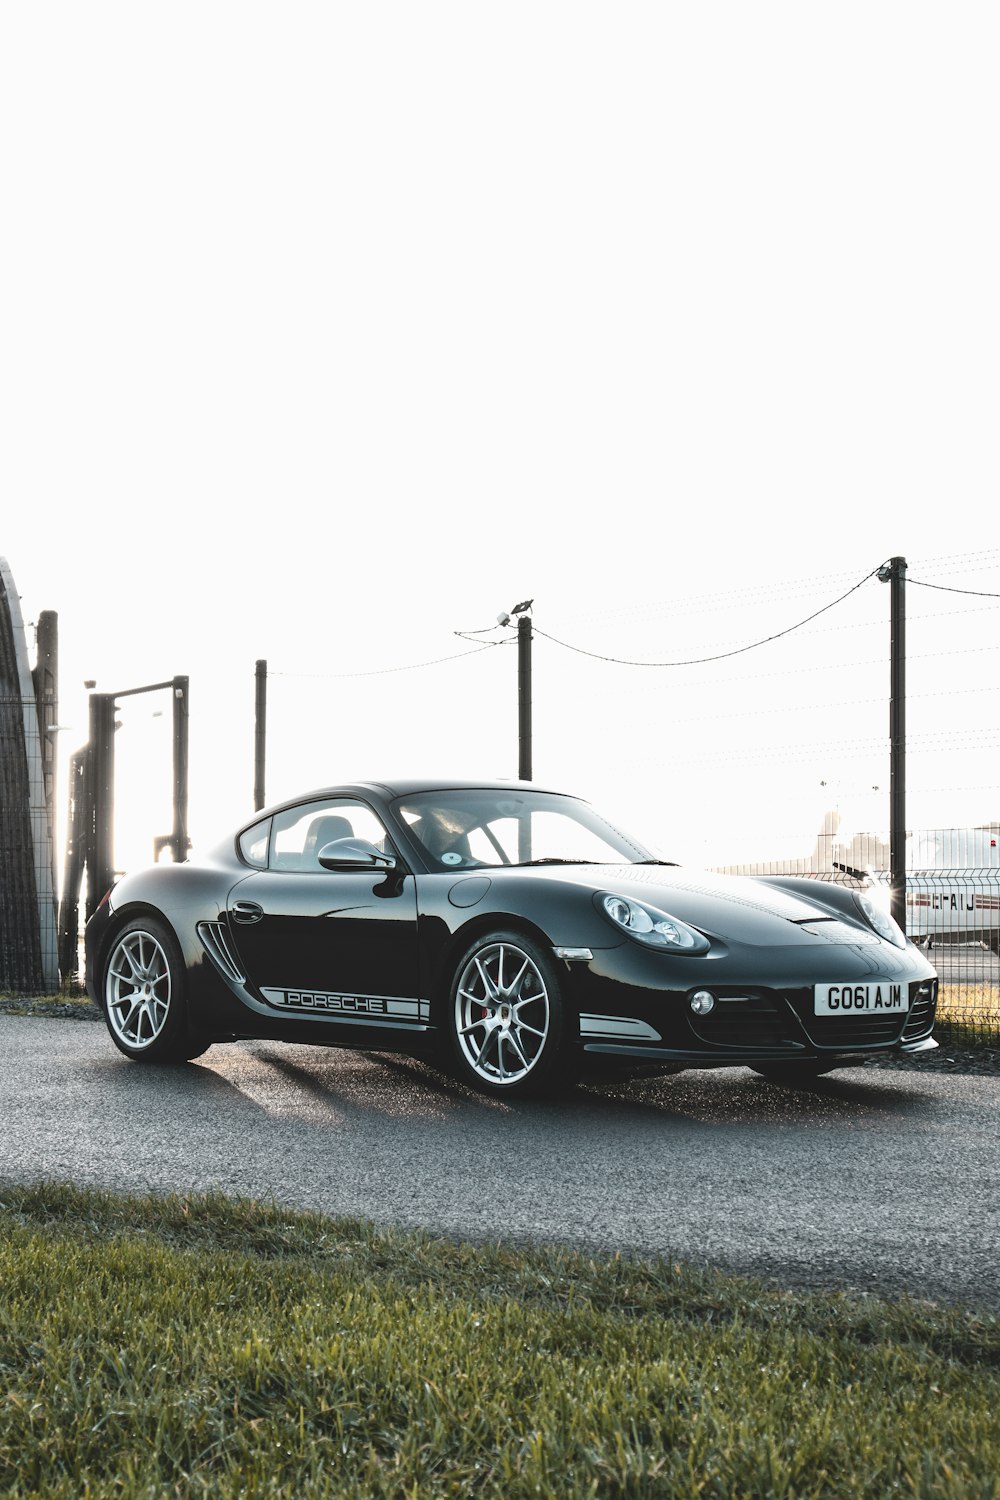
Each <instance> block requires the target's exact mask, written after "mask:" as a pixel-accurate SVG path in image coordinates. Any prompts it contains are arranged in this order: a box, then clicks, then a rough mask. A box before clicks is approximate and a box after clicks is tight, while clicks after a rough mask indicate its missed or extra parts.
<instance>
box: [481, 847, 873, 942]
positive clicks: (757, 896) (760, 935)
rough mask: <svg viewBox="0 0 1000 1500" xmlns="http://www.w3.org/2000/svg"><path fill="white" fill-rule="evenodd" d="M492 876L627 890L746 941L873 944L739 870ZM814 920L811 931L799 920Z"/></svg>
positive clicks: (552, 868)
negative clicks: (731, 872) (726, 872)
mask: <svg viewBox="0 0 1000 1500" xmlns="http://www.w3.org/2000/svg"><path fill="white" fill-rule="evenodd" d="M490 874H491V875H495V876H498V877H499V878H500V879H509V878H511V877H513V876H518V875H519V876H526V875H527V876H531V877H532V878H534V879H539V880H542V881H544V882H545V883H546V884H551V882H552V881H553V880H556V881H558V882H560V883H565V884H568V885H574V886H585V887H587V888H589V889H591V890H594V891H611V892H613V893H615V894H617V895H623V896H631V897H633V898H634V899H635V900H637V901H644V902H645V903H646V904H647V905H649V906H654V907H657V908H658V909H659V910H661V911H664V912H667V913H668V914H669V915H670V916H674V917H679V918H680V919H681V921H683V922H687V923H689V924H690V925H691V926H692V927H696V928H698V929H700V930H701V931H704V932H706V933H709V934H714V935H716V936H719V937H723V938H727V939H729V940H730V941H732V942H741V943H749V944H751V945H757V944H759V945H762V946H773V945H775V944H788V945H796V944H816V943H827V942H831V941H833V942H841V943H845V942H853V943H881V939H880V938H879V937H878V936H877V935H876V934H875V933H874V932H873V931H872V930H871V928H870V927H869V926H868V925H867V923H865V922H864V921H863V919H862V918H861V917H860V914H859V918H858V923H857V926H855V924H854V923H853V922H850V921H849V920H848V919H846V918H845V917H844V915H843V913H842V912H840V911H838V910H836V909H835V908H833V907H830V906H826V905H821V904H820V903H819V902H813V901H810V900H808V899H807V898H806V897H804V896H802V895H799V894H798V893H793V892H791V891H787V890H783V889H782V888H781V887H780V886H776V885H769V884H767V883H765V882H764V881H760V880H754V879H752V878H751V877H749V876H743V875H717V874H715V873H714V872H713V871H711V870H699V869H691V868H687V867H685V866H683V865H677V866H674V865H572V864H568V865H544V866H536V867H535V868H533V869H532V868H526V867H524V866H521V867H520V868H517V867H515V868H513V869H511V870H503V871H499V870H497V871H491V872H490ZM814 922H815V923H817V924H823V925H817V926H816V927H815V928H812V929H811V930H810V929H809V928H805V927H803V926H802V924H803V923H810V924H811V923H814Z"/></svg>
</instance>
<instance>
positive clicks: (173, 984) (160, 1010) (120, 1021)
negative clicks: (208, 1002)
mask: <svg viewBox="0 0 1000 1500" xmlns="http://www.w3.org/2000/svg"><path fill="white" fill-rule="evenodd" d="M184 980H185V975H184V960H183V959H182V957H181V952H180V949H179V947H178V946H177V939H176V938H175V937H174V935H173V933H172V932H171V931H170V929H169V928H168V927H167V926H166V925H165V923H163V922H160V921H158V920H157V919H156V918H155V917H134V918H133V919H132V921H131V922H126V924H125V926H124V927H122V928H121V929H120V930H119V931H118V932H117V933H116V934H115V937H114V940H113V941H112V944H111V947H110V948H109V949H108V954H107V957H106V958H105V960H104V964H103V966H102V969H101V1004H102V1007H103V1010H104V1019H105V1021H106V1022H107V1026H108V1031H109V1032H110V1033H111V1040H112V1041H113V1042H114V1044H115V1046H116V1047H117V1048H118V1050H119V1051H120V1052H124V1054H125V1056H126V1057H130V1058H132V1059H133V1061H134V1062H149V1063H162V1062H185V1061H187V1060H188V1059H190V1058H192V1057H200V1056H201V1054H202V1053H203V1052H207V1051H208V1047H209V1043H208V1042H207V1041H206V1040H204V1039H203V1038H200V1037H198V1036H196V1035H193V1034H192V1033H191V1032H189V1030H188V1025H187V1009H186V1006H185V1003H184Z"/></svg>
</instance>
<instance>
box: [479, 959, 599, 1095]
mask: <svg viewBox="0 0 1000 1500" xmlns="http://www.w3.org/2000/svg"><path fill="white" fill-rule="evenodd" d="M450 1029H451V1041H452V1050H453V1053H454V1057H455V1061H456V1063H457V1066H458V1071H459V1074H460V1075H461V1076H462V1077H464V1078H465V1079H466V1080H467V1081H468V1082H470V1083H472V1084H473V1086H474V1087H475V1088H477V1089H479V1090H480V1091H481V1092H484V1093H489V1094H503V1095H511V1094H539V1093H548V1092H554V1091H555V1090H556V1089H558V1088H559V1087H562V1086H565V1085H566V1084H568V1083H571V1082H572V1081H573V1078H574V1077H575V1070H574V1068H573V1065H572V1053H571V1048H572V1041H573V1038H572V1036H571V1026H570V1020H569V1016H568V1014H567V1007H566V1004H565V1002H564V1000H563V997H562V994H561V991H560V984H559V977H558V974H557V971H556V967H555V963H554V962H553V960H552V959H551V958H550V957H549V956H548V955H547V954H546V953H545V952H544V951H543V950H542V949H541V948H540V947H539V946H538V944H537V943H534V942H533V941H532V940H531V939H530V938H528V937H526V936H525V935H523V934H521V933H513V932H492V933H488V934H486V935H485V936H483V937H481V938H480V939H479V940H478V941H477V942H475V943H474V944H473V945H472V947H471V948H469V949H468V951H467V952H466V953H465V954H464V955H463V957H462V958H461V959H460V960H459V963H458V967H457V968H456V970H455V976H454V981H453V983H452V989H451V1004H450Z"/></svg>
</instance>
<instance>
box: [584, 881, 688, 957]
mask: <svg viewBox="0 0 1000 1500" xmlns="http://www.w3.org/2000/svg"><path fill="white" fill-rule="evenodd" d="M594 899H595V901H596V902H597V906H598V910H599V911H603V913H604V915H605V916H606V917H609V918H610V919H611V921H612V922H614V924H615V926H616V927H620V928H621V929H622V930H623V931H624V932H627V933H628V935H629V937H633V938H635V940H636V942H639V943H644V944H645V945H646V947H647V948H664V949H669V950H670V951H671V952H673V953H706V952H707V951H708V947H709V943H708V939H707V938H704V937H702V935H701V933H700V932H695V930H694V928H693V927H689V926H688V925H687V923H686V922H681V921H679V920H678V918H677V917H668V916H667V914H666V912H664V911H657V909H656V907H655V906H645V905H644V904H643V903H642V902H641V901H633V900H632V899H631V897H629V896H613V895H611V894H610V893H604V894H602V895H599V896H596V897H595V898H594Z"/></svg>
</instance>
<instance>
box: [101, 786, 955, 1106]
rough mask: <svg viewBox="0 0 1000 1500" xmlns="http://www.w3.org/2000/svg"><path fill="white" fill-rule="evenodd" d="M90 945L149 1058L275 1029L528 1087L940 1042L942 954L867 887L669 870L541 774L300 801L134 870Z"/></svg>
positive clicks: (824, 1061)
mask: <svg viewBox="0 0 1000 1500" xmlns="http://www.w3.org/2000/svg"><path fill="white" fill-rule="evenodd" d="M86 949H87V988H88V990H89V992H90V995H91V998H92V999H93V1000H94V1001H95V1003H97V1004H98V1005H100V1006H101V1007H102V1009H103V1011H104V1015H105V1017H106V1019H107V1024H108V1029H109V1031H110V1033H111V1036H112V1039H113V1040H114V1042H115V1044H116V1045H117V1046H118V1047H119V1048H120V1049H121V1051H122V1052H124V1053H125V1054H126V1056H128V1057H131V1058H134V1059H135V1060H136V1061H167V1060H174V1061H176V1060H178V1059H183V1058H192V1057H197V1056H198V1055H199V1054H200V1053H202V1052H204V1051H205V1050H206V1048H207V1047H209V1046H210V1045H211V1044H212V1043H216V1042H227V1041H235V1040H237V1039H240V1038H248V1037H263V1038H271V1039H273V1040H280V1041H286V1042H306V1043H310V1044H316V1043H323V1044H328V1045H331V1046H335V1047H363V1048H367V1049H372V1050H376V1051H388V1050H397V1051H406V1052H411V1053H422V1054H424V1055H425V1056H428V1057H430V1058H431V1059H433V1060H434V1061H436V1062H437V1063H438V1064H442V1065H446V1066H448V1067H450V1068H451V1069H453V1070H454V1071H456V1072H457V1073H458V1075H459V1076H460V1077H461V1078H463V1079H465V1080H466V1081H467V1082H469V1083H471V1084H473V1085H474V1086H475V1087H476V1088H479V1089H482V1090H485V1091H487V1092H490V1093H496V1094H503V1095H512V1094H518V1093H525V1092H529V1091H540V1090H545V1089H550V1088H552V1087H554V1086H556V1085H557V1084H561V1083H565V1082H566V1081H567V1080H571V1079H573V1078H574V1077H576V1076H578V1075H579V1074H580V1072H581V1069H583V1068H584V1067H587V1066H589V1067H591V1068H594V1069H597V1070H599V1069H604V1070H618V1071H624V1072H634V1073H640V1072H646V1071H653V1072H677V1071H680V1070H681V1069H683V1068H705V1067H720V1066H726V1065H734V1064H740V1065H744V1066H746V1065H748V1066H750V1067H751V1068H754V1069H755V1070H756V1071H757V1072H758V1073H761V1074H763V1075H764V1076H765V1077H777V1078H781V1079H785V1080H793V1081H794V1080H796V1079H808V1078H812V1077H815V1076H816V1075H818V1074H820V1073H826V1072H829V1071H830V1070H831V1069H833V1068H839V1067H842V1066H844V1065H845V1064H848V1063H855V1062H859V1061H861V1060H863V1059H864V1058H865V1057H869V1056H872V1055H873V1054H878V1053H887V1052H922V1051H925V1050H926V1049H928V1048H934V1047H936V1046H937V1043H936V1042H935V1041H934V1040H933V1038H932V1036H931V1032H932V1029H933V1025H934V1013H935V1006H936V1002H937V978H936V976H935V973H934V970H933V968H932V967H931V965H930V964H929V963H928V962H927V959H926V958H925V957H924V956H923V955H922V954H921V953H920V952H919V951H918V950H917V949H916V948H915V947H914V945H913V944H912V943H910V942H907V940H906V938H905V937H904V936H903V934H902V932H901V931H900V930H899V928H898V927H897V926H896V924H895V922H893V920H892V918H891V917H890V916H889V914H888V912H887V911H886V910H885V908H884V906H883V905H881V904H880V903H879V902H878V901H877V900H876V899H873V898H872V897H871V896H870V895H869V894H868V893H866V892H865V891H864V890H856V889H849V888H847V887H846V886H843V885H837V884H833V883H828V882H825V881H820V880H810V879H803V878H797V877H791V876H789V877H785V876H781V877H771V878H767V879H746V878H742V877H735V876H723V875H715V874H712V873H710V872H707V871H704V870H697V869H688V868H683V867H681V866H679V865H674V864H669V863H665V862H664V861H662V860H659V859H657V858H656V856H655V855H654V854H653V853H652V852H651V851H650V850H649V849H646V848H644V847H643V846H642V845H641V844H639V843H637V842H636V841H635V840H634V839H632V838H630V837H629V836H627V835H626V834H624V833H622V832H621V831H620V830H619V829H617V828H615V827H613V826H612V825H611V824H610V823H609V822H607V821H606V819H604V818H602V817H601V816H600V815H599V814H598V813H597V812H595V811H594V810H593V809H592V808H591V807H590V805H589V804H588V803H586V802H583V801H581V800H580V799H579V798H576V797H571V796H566V795H564V794H563V793H560V792H553V791H543V790H541V789H540V788H539V787H537V786H535V785H534V784H533V783H528V782H492V783H482V784H474V783H469V782H462V783H458V782H454V783H453V782H416V781H398V782H395V783H394V784H393V785H392V786H386V785H383V784H375V783H366V784H357V785H351V786H342V787H335V788H331V789H328V790H325V791H319V792H312V793H310V794H309V795H307V796H303V797H301V798H298V799H296V800H294V801H290V802H284V803H282V804H281V805H279V806H275V807H272V808H270V809H269V810H267V811H265V812H262V813H260V814H259V815H258V816H257V817H255V818H254V820H253V822H252V823H249V824H247V825H246V826H245V827H244V828H241V829H240V830H239V831H238V832H237V833H235V834H234V835H233V837H232V838H230V839H228V840H227V841H226V842H225V843H224V844H223V845H222V846H221V847H220V848H218V849H216V850H214V851H213V852H212V853H210V854H208V855H207V856H205V857H203V858H200V859H197V860H195V859H192V860H189V861H187V862H186V863H183V864H175V865H170V864H165V865H155V866H153V867H152V868H151V869H148V870H144V871H141V872H137V873H136V874H133V875H127V876H125V877H124V878H123V879H122V880H120V881H119V882H118V883H117V884H116V885H115V886H114V887H113V888H112V889H111V890H110V891H109V892H108V894H107V895H106V896H105V897H104V899H103V900H102V902H101V904H100V906H99V907H98V909H97V911H96V912H95V913H94V915H93V916H92V917H91V919H90V921H89V922H88V924H87V932H86Z"/></svg>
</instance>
